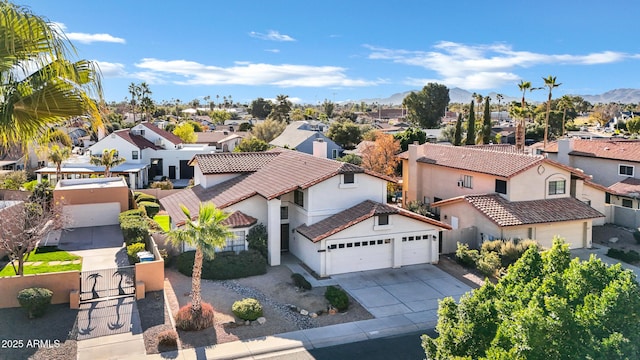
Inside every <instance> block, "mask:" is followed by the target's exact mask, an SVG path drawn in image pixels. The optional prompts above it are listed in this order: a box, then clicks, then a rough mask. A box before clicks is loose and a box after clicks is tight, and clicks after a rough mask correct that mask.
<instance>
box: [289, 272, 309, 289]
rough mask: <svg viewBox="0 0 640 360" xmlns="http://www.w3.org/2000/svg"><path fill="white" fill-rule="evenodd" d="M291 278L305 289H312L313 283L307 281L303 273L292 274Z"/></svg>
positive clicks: (296, 284)
mask: <svg viewBox="0 0 640 360" xmlns="http://www.w3.org/2000/svg"><path fill="white" fill-rule="evenodd" d="M291 279H293V284H294V285H295V286H297V287H299V288H301V289H304V290H311V283H310V282H308V281H307V279H305V278H304V276H302V274H298V273H295V274H291Z"/></svg>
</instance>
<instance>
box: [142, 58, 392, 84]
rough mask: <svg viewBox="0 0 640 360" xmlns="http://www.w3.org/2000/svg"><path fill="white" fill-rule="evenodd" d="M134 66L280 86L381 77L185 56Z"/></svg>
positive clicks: (195, 79) (188, 78)
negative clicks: (215, 63)
mask: <svg viewBox="0 0 640 360" xmlns="http://www.w3.org/2000/svg"><path fill="white" fill-rule="evenodd" d="M136 66H137V67H139V68H141V69H145V70H147V71H150V72H153V73H155V74H157V76H158V77H162V78H167V77H169V76H172V75H173V76H178V79H175V80H173V82H174V83H176V84H179V85H249V86H256V85H271V86H281V87H293V86H299V87H329V86H334V87H347V86H349V87H360V86H374V85H378V84H379V83H380V81H370V80H363V79H351V78H349V77H348V76H347V75H346V74H345V72H346V69H345V68H342V67H337V66H310V65H292V64H280V65H273V64H264V63H250V62H237V63H235V64H234V66H231V67H226V68H224V67H219V66H212V65H204V64H200V63H197V62H193V61H188V60H159V59H153V58H147V59H142V60H141V61H140V62H139V63H137V64H136Z"/></svg>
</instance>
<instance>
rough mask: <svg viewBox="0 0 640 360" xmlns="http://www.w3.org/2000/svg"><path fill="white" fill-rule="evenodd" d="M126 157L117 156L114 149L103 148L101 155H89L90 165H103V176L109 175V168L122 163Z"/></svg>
mask: <svg viewBox="0 0 640 360" xmlns="http://www.w3.org/2000/svg"><path fill="white" fill-rule="evenodd" d="M125 161H127V159H125V158H123V157H119V156H118V152H117V151H116V149H110V150H109V149H104V150H103V151H102V156H91V159H89V162H90V163H91V164H92V165H96V166H104V177H111V169H112V168H114V167H116V166H118V165H120V164H122V163H124V162H125Z"/></svg>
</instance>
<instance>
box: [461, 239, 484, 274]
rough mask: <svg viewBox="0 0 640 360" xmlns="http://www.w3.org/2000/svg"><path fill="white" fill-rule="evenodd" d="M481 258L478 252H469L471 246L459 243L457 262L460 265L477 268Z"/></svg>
mask: <svg viewBox="0 0 640 360" xmlns="http://www.w3.org/2000/svg"><path fill="white" fill-rule="evenodd" d="M479 257H480V254H478V250H475V249H474V250H469V245H467V244H463V243H458V248H457V249H456V260H457V261H458V263H459V264H460V265H462V266H465V267H471V268H472V267H475V266H476V261H477V260H478V258H479Z"/></svg>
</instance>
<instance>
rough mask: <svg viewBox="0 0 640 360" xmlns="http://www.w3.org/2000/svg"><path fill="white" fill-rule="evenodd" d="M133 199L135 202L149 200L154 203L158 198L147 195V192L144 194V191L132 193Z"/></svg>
mask: <svg viewBox="0 0 640 360" xmlns="http://www.w3.org/2000/svg"><path fill="white" fill-rule="evenodd" d="M134 199H135V201H136V203H137V204H140V203H141V202H143V201H151V202H154V203H157V202H158V198H157V197H155V196H153V195H149V194H145V193H136V194H135V195H134Z"/></svg>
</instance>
